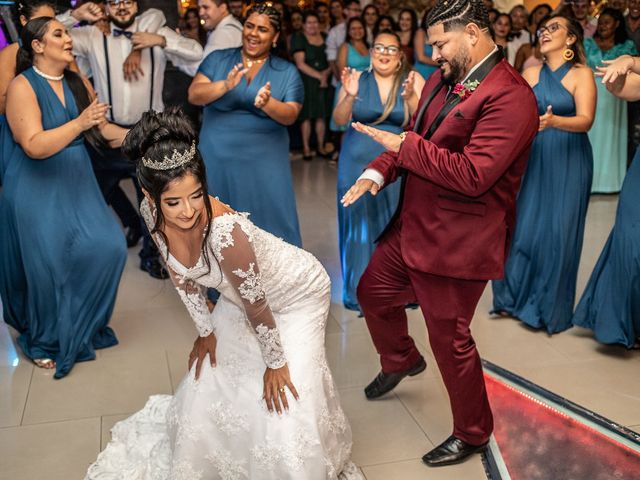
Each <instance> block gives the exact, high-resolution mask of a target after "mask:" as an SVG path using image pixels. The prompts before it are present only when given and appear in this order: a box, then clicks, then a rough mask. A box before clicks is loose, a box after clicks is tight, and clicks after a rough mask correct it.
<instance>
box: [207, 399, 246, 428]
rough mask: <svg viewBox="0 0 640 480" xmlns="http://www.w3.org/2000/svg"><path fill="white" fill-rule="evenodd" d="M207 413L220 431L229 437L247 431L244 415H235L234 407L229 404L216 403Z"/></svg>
mask: <svg viewBox="0 0 640 480" xmlns="http://www.w3.org/2000/svg"><path fill="white" fill-rule="evenodd" d="M207 413H208V414H209V415H211V417H212V418H213V421H214V423H215V424H216V425H217V426H218V428H219V429H220V431H221V432H223V433H226V434H227V435H229V436H231V435H235V434H236V433H239V432H241V431H245V432H248V431H249V422H248V421H247V417H246V415H241V414H239V413H235V411H234V406H233V405H231V404H230V403H223V402H216V403H214V404H213V405H211V406H209V408H208V409H207Z"/></svg>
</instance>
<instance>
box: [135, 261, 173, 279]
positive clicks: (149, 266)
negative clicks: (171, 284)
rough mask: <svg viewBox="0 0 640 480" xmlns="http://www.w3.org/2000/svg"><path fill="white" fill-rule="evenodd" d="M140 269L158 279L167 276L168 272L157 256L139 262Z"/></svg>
mask: <svg viewBox="0 0 640 480" xmlns="http://www.w3.org/2000/svg"><path fill="white" fill-rule="evenodd" d="M140 270H142V271H144V272H147V273H148V274H149V276H151V277H153V278H157V279H159V280H165V279H167V278H169V272H167V270H166V269H165V268H164V266H163V265H162V263H160V260H159V259H157V258H148V259H146V260H142V261H141V262H140Z"/></svg>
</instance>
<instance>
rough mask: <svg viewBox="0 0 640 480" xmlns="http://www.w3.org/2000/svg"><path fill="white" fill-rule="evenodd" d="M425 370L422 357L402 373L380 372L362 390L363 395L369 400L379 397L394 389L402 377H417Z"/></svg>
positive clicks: (425, 366)
mask: <svg viewBox="0 0 640 480" xmlns="http://www.w3.org/2000/svg"><path fill="white" fill-rule="evenodd" d="M425 368H427V362H425V361H424V358H423V357H420V360H418V361H417V362H416V364H415V365H413V366H412V367H410V368H408V369H407V370H405V371H404V372H398V373H384V372H382V371H381V372H380V373H379V374H378V376H377V377H376V378H374V379H373V382H371V383H370V384H369V385H367V387H366V388H365V389H364V394H365V395H366V396H367V398H368V399H369V400H373V399H374V398H378V397H381V396H382V395H384V394H385V393H387V392H390V391H391V390H393V389H394V388H396V386H397V385H398V384H399V383H400V380H402V379H403V378H404V377H406V376H409V377H413V376H414V375H418V374H419V373H421V372H424V369H425Z"/></svg>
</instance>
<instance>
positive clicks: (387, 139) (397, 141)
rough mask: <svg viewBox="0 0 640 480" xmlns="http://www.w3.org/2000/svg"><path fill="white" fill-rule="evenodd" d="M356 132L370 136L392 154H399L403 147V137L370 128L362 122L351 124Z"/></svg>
mask: <svg viewBox="0 0 640 480" xmlns="http://www.w3.org/2000/svg"><path fill="white" fill-rule="evenodd" d="M351 126H352V127H353V129H354V130H355V131H356V132H360V133H364V134H365V135H369V136H370V137H371V138H373V139H374V140H375V141H376V142H378V143H379V144H380V145H382V146H383V147H384V148H385V149H386V150H389V151H390V152H394V153H398V152H399V151H400V145H402V137H401V136H400V135H396V134H395V133H391V132H386V131H384V130H380V129H379V128H374V127H370V126H368V125H365V124H363V123H360V122H353V123H352V124H351Z"/></svg>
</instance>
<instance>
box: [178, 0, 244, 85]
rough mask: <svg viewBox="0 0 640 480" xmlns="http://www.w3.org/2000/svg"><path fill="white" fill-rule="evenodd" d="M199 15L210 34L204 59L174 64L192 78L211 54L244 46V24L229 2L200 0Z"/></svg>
mask: <svg viewBox="0 0 640 480" xmlns="http://www.w3.org/2000/svg"><path fill="white" fill-rule="evenodd" d="M198 14H199V15H200V20H201V21H202V26H203V27H204V29H205V30H207V31H208V32H209V36H208V37H207V44H206V45H205V46H204V54H203V55H202V59H201V60H198V61H197V62H183V61H180V62H178V63H176V62H173V64H174V65H175V66H176V67H178V68H179V69H180V70H182V71H183V72H184V73H186V74H187V75H189V76H191V77H195V76H196V73H198V67H199V66H200V63H202V60H204V59H205V58H207V55H209V54H210V53H211V52H213V51H215V50H223V49H225V48H237V47H239V46H240V45H242V24H241V23H240V22H239V21H238V19H237V18H236V17H234V16H233V15H232V14H231V10H230V8H229V0H198Z"/></svg>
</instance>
